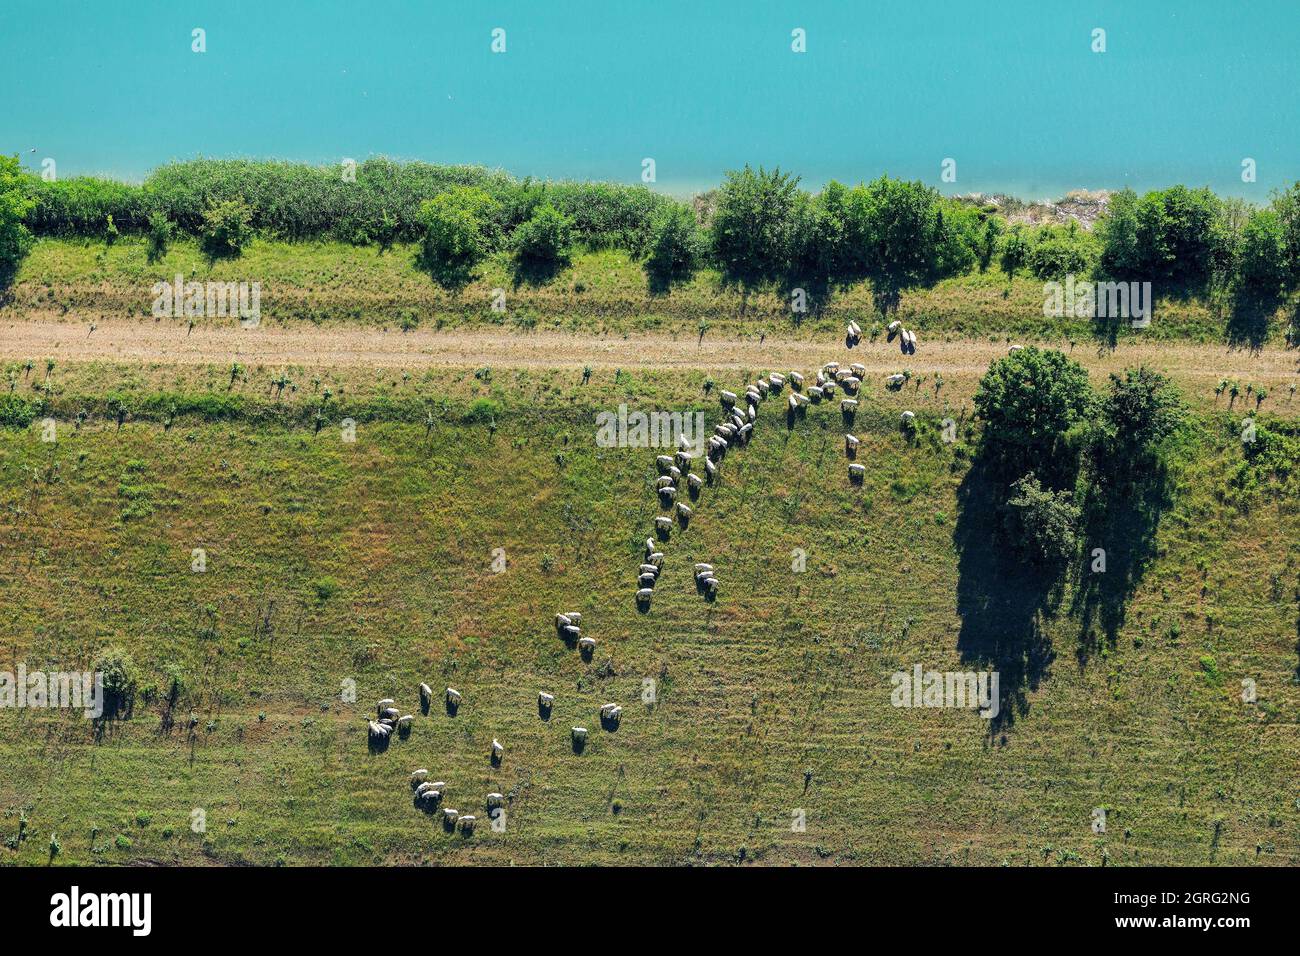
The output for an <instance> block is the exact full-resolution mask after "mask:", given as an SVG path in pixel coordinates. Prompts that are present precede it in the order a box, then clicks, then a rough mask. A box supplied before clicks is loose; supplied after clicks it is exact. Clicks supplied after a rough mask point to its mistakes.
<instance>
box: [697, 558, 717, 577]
mask: <svg viewBox="0 0 1300 956" xmlns="http://www.w3.org/2000/svg"><path fill="white" fill-rule="evenodd" d="M712 570H713V565H711V564H705V563H704V562H703V561H701V562H700V563H698V564H696V565H695V576H696V577H699V576H700V575H701V574H703V573H704V572H706V571H712Z"/></svg>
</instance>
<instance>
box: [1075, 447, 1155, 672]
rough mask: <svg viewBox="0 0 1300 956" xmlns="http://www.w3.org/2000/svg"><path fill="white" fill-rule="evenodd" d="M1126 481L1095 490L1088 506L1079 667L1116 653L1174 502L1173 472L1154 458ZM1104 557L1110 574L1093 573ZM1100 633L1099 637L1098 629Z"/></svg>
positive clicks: (1078, 593)
mask: <svg viewBox="0 0 1300 956" xmlns="http://www.w3.org/2000/svg"><path fill="white" fill-rule="evenodd" d="M1134 474H1135V477H1133V478H1131V479H1130V480H1127V481H1119V482H1110V483H1107V484H1095V485H1093V486H1092V487H1091V488H1090V489H1089V490H1088V493H1087V496H1086V498H1085V499H1084V502H1083V515H1082V533H1083V540H1084V552H1085V553H1084V559H1083V562H1082V564H1081V566H1080V572H1079V581H1078V586H1077V588H1076V589H1075V592H1074V598H1073V601H1072V602H1071V608H1070V611H1071V613H1072V614H1074V615H1076V616H1077V617H1078V618H1079V649H1078V657H1079V663H1080V664H1081V665H1082V664H1086V663H1087V661H1088V658H1089V657H1090V656H1091V655H1092V653H1093V652H1094V651H1096V650H1097V649H1098V648H1099V646H1101V643H1100V642H1102V641H1104V642H1105V643H1104V646H1106V647H1114V646H1115V641H1116V639H1117V638H1118V635H1119V630H1120V628H1121V627H1123V626H1124V620H1125V617H1126V613H1127V607H1128V602H1129V600H1130V599H1131V598H1132V597H1133V594H1134V592H1135V591H1136V590H1137V587H1138V585H1139V584H1140V583H1141V581H1142V578H1143V576H1144V575H1145V574H1146V571H1147V568H1148V567H1149V566H1150V564H1151V561H1152V560H1153V559H1154V558H1155V556H1156V532H1157V531H1158V530H1159V527H1160V519H1161V516H1162V515H1163V514H1164V512H1165V510H1166V509H1168V507H1169V505H1170V504H1171V503H1172V501H1173V493H1172V487H1171V481H1170V478H1169V471H1168V468H1167V467H1166V466H1165V465H1164V464H1162V463H1161V462H1160V461H1159V460H1157V459H1155V458H1152V459H1150V460H1148V461H1147V462H1146V463H1145V464H1144V465H1143V466H1142V467H1141V468H1140V469H1136V470H1135V472H1134ZM1097 548H1101V549H1102V550H1103V551H1104V552H1105V571H1094V570H1093V566H1094V564H1095V563H1096V562H1097V561H1098V558H1099V556H1094V554H1093V552H1094V550H1095V549H1097ZM1098 627H1099V628H1100V630H1101V634H1100V636H1099V635H1098V634H1097V633H1096V630H1095V628H1098Z"/></svg>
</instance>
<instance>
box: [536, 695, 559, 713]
mask: <svg viewBox="0 0 1300 956" xmlns="http://www.w3.org/2000/svg"><path fill="white" fill-rule="evenodd" d="M537 703H538V704H539V705H540V706H542V707H545V708H547V709H548V710H549V709H550V708H551V707H552V706H554V704H555V695H554V694H548V693H546V691H544V690H543V691H538V693H537Z"/></svg>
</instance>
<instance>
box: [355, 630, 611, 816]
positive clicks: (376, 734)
mask: <svg viewBox="0 0 1300 956" xmlns="http://www.w3.org/2000/svg"><path fill="white" fill-rule="evenodd" d="M581 618H582V615H581V614H579V613H578V612H576V611H571V612H569V613H567V614H557V615H556V622H555V623H556V628H557V629H558V630H560V631H561V633H562V634H563V635H564V636H565V637H566V638H568V637H572V638H574V639H575V640H577V641H582V640H587V641H590V642H591V643H590V645H589V646H590V647H591V648H593V649H594V648H595V646H596V642H595V640H594V639H592V638H582V637H580V636H579V634H578V624H577V622H578V621H579V620H581ZM569 628H571V629H572V632H570V631H568V630H565V629H569ZM586 657H587V659H588V660H589V659H590V655H589V654H588V655H586ZM462 699H463V698H462V697H461V693H460V691H458V690H456V689H455V688H452V687H448V688H447V689H446V692H445V694H444V698H443V700H444V704H445V706H446V709H447V715H448V716H450V717H455V716H456V713H457V712H458V711H459V710H460V705H461V702H462ZM432 704H433V689H432V688H431V687H429V685H428V684H421V685H420V710H421V711H422V712H423V713H424V714H425V715H426V716H427V715H428V713H429V710H430V708H431V706H432ZM554 706H555V695H554V694H549V693H547V692H546V691H542V692H540V693H538V695H537V714H538V716H539V717H540V718H541V719H542V720H550V717H551V710H552V708H553V707H554ZM376 712H377V713H376V717H375V719H373V720H369V721H367V724H368V729H369V744H370V749H371V750H372V751H374V752H382V751H384V750H386V749H387V748H388V744H389V742H390V740H391V737H392V734H393V733H394V732H396V733H397V735H398V737H400V738H401V739H403V740H405V739H406V738H407V737H409V736H410V734H411V728H412V726H413V725H414V723H415V717H414V716H413V715H411V714H405V715H403V714H402V712H401V711H400V710H398V708H397V702H396V701H394V700H393V699H392V698H391V697H386V698H384V699H383V700H381V701H379V703H378V704H377V705H376ZM622 718H623V708H622V707H620V706H619V705H618V704H605V705H603V706H602V707H601V708H600V724H601V726H602V727H603V728H604V729H605V730H608V731H610V732H611V733H612V732H613V731H615V730H617V729H618V726H619V723H620V722H621V721H622ZM569 736H570V741H571V743H572V746H573V752H574V753H579V754H580V753H582V752H583V750H585V749H586V746H587V728H586V727H574V728H572V729H571V730H570V732H569ZM504 759H505V747H504V746H503V745H502V744H501V741H499V740H497V739H496V738H493V739H492V746H491V748H490V749H489V751H488V761H489V763H491V765H492V766H493V767H494V768H499V767H500V766H501V762H502V760H504ZM411 790H413V791H414V793H415V808H416V809H417V810H422V811H424V812H425V813H427V814H433V813H438V814H439V815H440V817H441V820H442V826H443V829H444V830H446V831H447V832H448V833H452V832H455V831H457V830H459V831H460V833H461V834H462V835H463V836H466V837H468V836H472V835H473V833H474V826H475V824H476V822H477V820H476V818H475V817H474V815H473V814H469V813H461V812H460V811H459V810H456V809H454V808H452V807H448V806H444V805H443V800H444V797H445V796H446V794H447V783H446V781H443V780H437V781H431V780H429V771H428V770H426V769H424V768H421V769H419V770H415V771H412V773H411ZM504 805H505V797H504V796H503V795H502V794H500V793H497V792H495V791H494V792H492V793H489V794H488V795H487V796H486V797H485V798H484V806H485V807H486V809H487V812H488V816H489V817H494V816H495V814H496V813H497V811H499V810H501V809H502V808H503V807H504Z"/></svg>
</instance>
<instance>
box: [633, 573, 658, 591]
mask: <svg viewBox="0 0 1300 956" xmlns="http://www.w3.org/2000/svg"><path fill="white" fill-rule="evenodd" d="M636 583H637V587H641V588H653V587H654V586H655V575H653V574H649V573H647V574H642V575H638V576H637V579H636Z"/></svg>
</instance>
